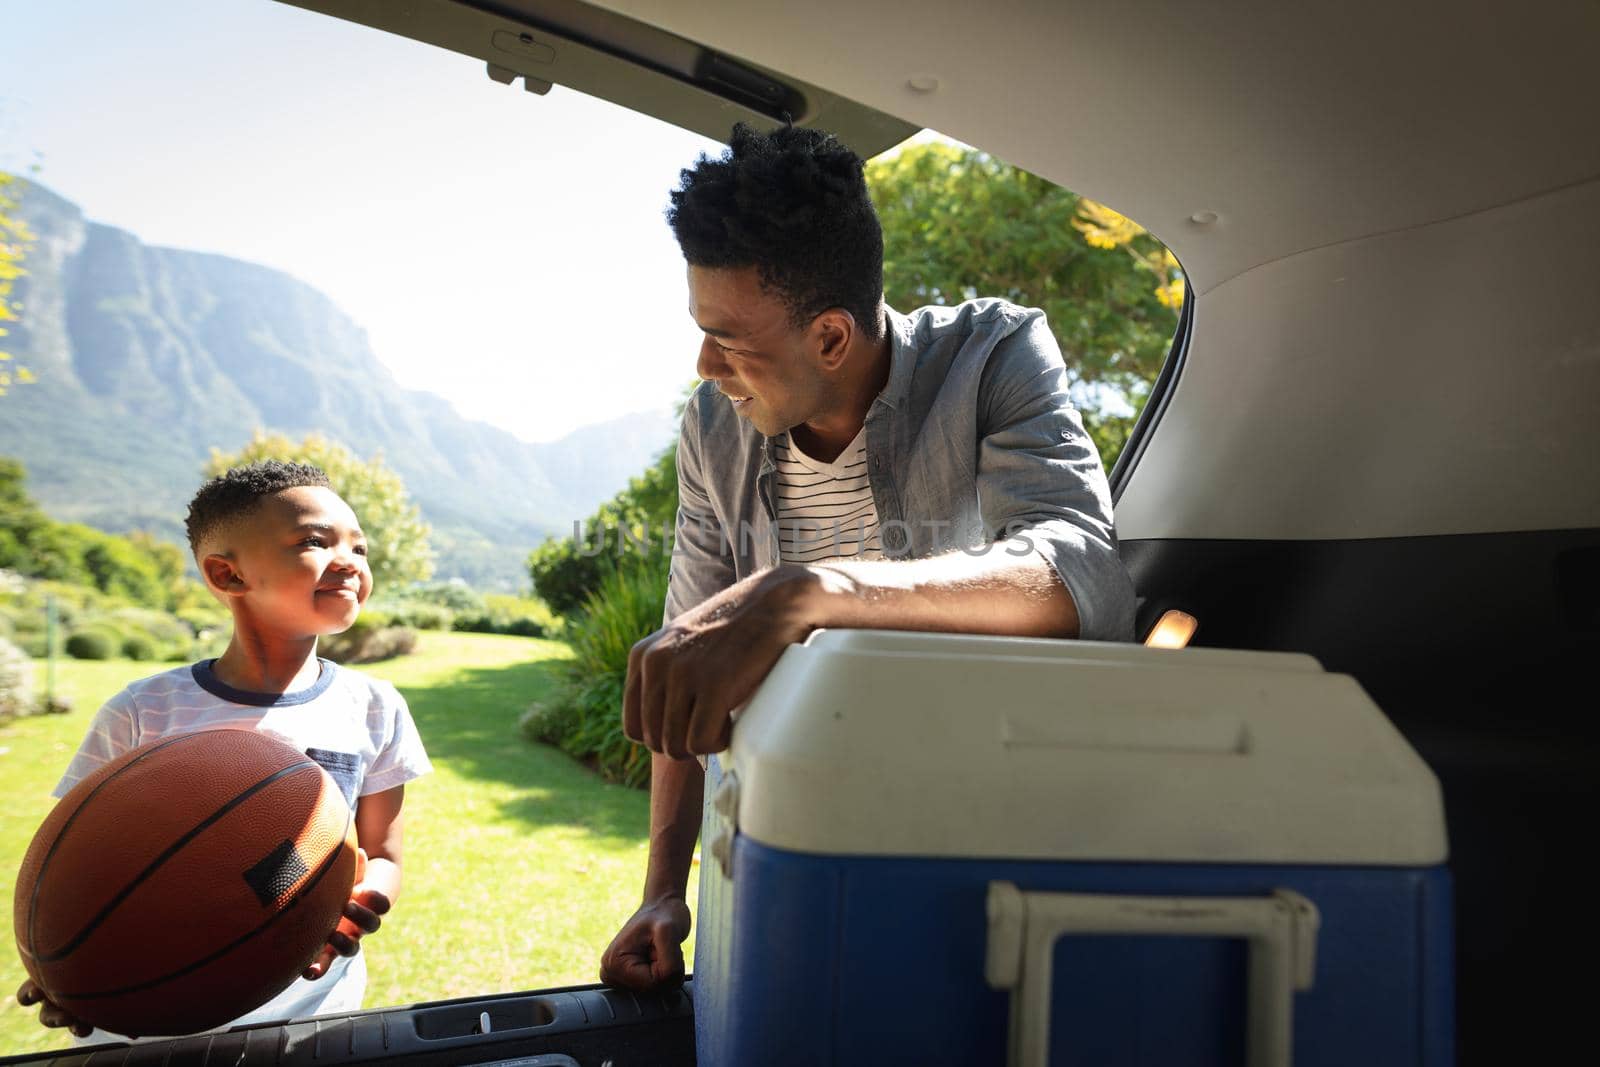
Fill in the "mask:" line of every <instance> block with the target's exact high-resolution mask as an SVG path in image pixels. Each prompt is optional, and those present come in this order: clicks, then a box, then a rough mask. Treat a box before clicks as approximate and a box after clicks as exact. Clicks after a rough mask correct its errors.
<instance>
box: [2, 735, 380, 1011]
mask: <svg viewBox="0 0 1600 1067" xmlns="http://www.w3.org/2000/svg"><path fill="white" fill-rule="evenodd" d="M355 873H356V830H355V819H354V816H353V813H352V812H351V810H350V807H349V805H348V804H346V803H345V799H344V797H343V795H342V794H341V793H340V792H339V787H338V786H337V785H335V784H334V781H333V779H332V778H330V777H329V776H328V774H327V772H325V771H324V770H323V769H322V768H321V767H319V766H317V764H316V763H315V762H313V761H312V760H311V759H309V758H308V757H307V756H306V755H305V754H304V753H302V752H298V751H296V750H295V749H293V748H291V747H290V746H288V745H286V744H284V743H283V742H281V741H276V740H274V739H272V738H270V737H268V736H266V735H265V734H259V733H254V732H252V731H248V730H203V731H200V732H198V733H192V734H183V735H180V736H177V737H169V738H164V739H162V740H159V741H153V742H151V743H150V744H148V745H141V746H140V747H139V748H136V749H134V750H133V751H132V752H129V753H127V754H125V755H123V756H120V757H118V758H117V759H114V760H112V761H111V762H110V763H108V764H106V765H105V766H104V767H102V768H100V769H99V770H98V771H95V772H94V773H93V774H91V775H89V776H88V777H87V778H85V779H84V780H83V781H81V782H79V783H78V784H77V785H76V786H74V787H73V789H72V791H71V792H69V793H68V794H67V795H66V796H65V797H63V798H62V799H61V802H60V803H58V804H57V805H56V807H55V810H54V811H52V812H51V813H50V815H49V816H48V817H47V818H46V819H45V820H44V823H43V825H41V826H40V827H39V831H38V833H36V834H35V835H34V838H33V843H32V844H31V845H29V846H28V854H27V856H26V857H25V858H24V859H23V861H22V871H21V873H20V874H19V875H18V877H17V895H16V901H15V918H16V933H17V948H18V949H19V950H20V951H21V953H22V962H23V965H24V966H25V967H26V968H27V969H28V974H29V975H30V976H31V977H32V978H33V980H34V982H35V983H36V984H37V985H38V986H39V988H40V989H41V990H42V991H43V992H44V993H45V995H46V996H48V997H49V998H50V999H51V1000H53V1001H55V1002H56V1003H57V1004H59V1005H60V1006H61V1007H62V1008H63V1009H65V1010H66V1011H68V1012H70V1013H71V1014H73V1015H75V1016H77V1017H78V1018H79V1019H82V1020H83V1021H84V1022H89V1023H93V1024H94V1025H95V1026H98V1027H100V1028H101V1029H103V1030H110V1031H113V1032H115V1033H119V1034H134V1035H138V1036H146V1035H168V1034H188V1033H194V1032H196V1031H198V1030H206V1029H210V1028H211V1027H214V1026H219V1025H221V1024H222V1023H225V1022H227V1021H229V1020H230V1019H234V1018H237V1017H238V1016H240V1015H242V1014H244V1013H245V1012H247V1011H250V1010H251V1009H253V1008H256V1007H259V1006H260V1005H261V1004H263V1003H265V1002H266V1001H267V1000H269V999H270V998H271V997H272V996H273V995H275V994H276V993H277V992H278V991H279V990H281V989H283V988H284V987H285V986H287V985H288V984H289V983H290V982H291V981H293V980H294V979H295V978H296V977H297V976H298V975H299V974H300V972H301V971H303V970H304V969H305V968H306V965H307V964H309V963H310V962H311V960H312V958H313V957H314V956H315V955H316V953H317V951H318V950H319V949H321V947H322V945H323V943H324V942H325V941H326V940H327V937H328V934H329V933H331V932H332V931H333V929H334V926H335V925H336V924H337V923H338V921H339V916H340V913H341V912H342V911H343V909H344V904H345V902H346V901H347V900H349V899H350V889H351V885H352V883H353V882H354V880H355Z"/></svg>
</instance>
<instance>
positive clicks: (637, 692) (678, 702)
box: [622, 566, 820, 759]
mask: <svg viewBox="0 0 1600 1067" xmlns="http://www.w3.org/2000/svg"><path fill="white" fill-rule="evenodd" d="M819 581H820V579H819V576H818V575H817V574H816V573H814V572H812V571H811V570H809V569H807V568H805V567H794V566H786V567H777V568H774V569H773V570H769V571H763V572H762V573H760V574H753V575H751V576H750V577H749V578H746V579H745V580H744V581H742V582H740V583H738V584H737V585H733V586H730V587H728V588H727V589H724V590H723V591H722V592H720V593H718V594H717V595H716V596H714V597H712V598H711V599H709V600H707V601H705V602H704V603H703V604H701V605H699V606H698V607H696V608H693V609H691V610H689V611H686V612H684V613H683V614H681V615H679V616H678V617H677V618H675V619H673V620H672V621H671V622H670V623H668V624H667V625H666V626H663V627H662V628H661V629H659V630H657V631H656V632H655V633H653V634H651V635H650V636H649V637H646V638H645V639H644V640H642V641H640V642H639V643H638V644H636V645H634V646H633V649H632V651H631V652H629V653H628V682H627V687H626V688H625V689H624V690H623V696H622V731H623V733H625V734H627V736H628V737H630V738H631V739H633V740H635V741H639V742H641V743H642V744H643V745H644V746H645V747H646V748H648V749H650V750H651V751H653V752H660V753H662V754H664V755H667V756H672V757H673V758H675V759H681V758H683V757H685V756H689V755H699V754H707V753H712V752H721V751H722V750H723V749H725V748H727V747H728V737H729V735H730V734H731V733H732V728H733V721H732V719H731V718H730V717H729V714H730V713H731V712H732V711H733V709H734V708H737V707H738V706H739V705H740V704H742V703H744V702H745V701H746V700H748V699H749V698H750V695H751V694H752V693H754V692H755V690H756V687H757V686H758V685H760V684H761V680H762V679H763V678H765V677H766V676H767V672H768V671H770V670H771V669H772V665H773V664H774V663H776V662H777V661H778V657H779V656H780V655H781V654H782V653H783V650H784V649H785V648H786V647H788V646H789V645H791V644H793V643H794V642H796V641H801V640H804V639H805V637H806V635H807V634H808V633H810V632H811V630H812V629H813V625H812V623H811V622H810V621H808V618H807V614H806V605H807V604H808V603H809V598H810V596H811V595H812V594H813V593H814V592H815V591H816V589H817V588H818V585H819Z"/></svg>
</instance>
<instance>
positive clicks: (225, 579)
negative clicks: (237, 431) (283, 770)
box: [17, 460, 432, 1041]
mask: <svg viewBox="0 0 1600 1067" xmlns="http://www.w3.org/2000/svg"><path fill="white" fill-rule="evenodd" d="M187 525H188V532H189V545H190V547H191V548H192V549H193V550H194V555H195V560H196V562H198V563H199V565H200V574H201V577H202V578H203V579H204V580H205V583H206V587H207V588H208V589H209V590H210V591H211V594H212V595H213V596H215V597H216V598H217V599H219V600H221V601H222V602H223V603H224V604H226V605H227V606H228V608H229V610H230V611H231V612H232V613H233V636H232V638H231V640H230V641H229V642H228V648H227V651H225V652H224V653H223V654H222V656H221V657H219V658H218V659H215V660H206V661H204V662H201V663H196V664H194V665H193V666H192V667H180V668H178V669H176V670H171V671H167V672H166V673H164V674H158V675H155V676H153V677H150V678H145V679H142V680H141V681H137V682H134V683H133V684H132V685H130V686H128V688H126V689H124V690H123V691H122V692H120V693H118V694H117V695H116V696H114V697H112V698H111V699H110V700H109V701H107V702H106V705H105V706H104V707H103V708H101V709H100V711H99V712H98V713H97V714H96V715H95V718H94V721H93V722H92V723H91V724H90V727H89V733H88V736H87V737H85V738H84V741H83V744H82V746H81V747H80V748H79V749H78V753H77V755H76V756H74V757H73V760H72V763H71V764H70V765H69V766H68V767H67V771H66V774H65V775H63V777H62V779H61V782H60V783H59V784H58V785H57V786H56V788H55V796H57V797H60V796H62V795H64V794H65V793H66V792H67V790H69V789H71V788H72V787H73V785H75V784H76V783H77V782H78V781H80V780H81V779H82V778H84V777H85V776H86V775H88V774H89V773H90V772H92V771H93V770H94V769H95V768H97V767H99V766H101V765H102V764H104V763H106V762H107V761H108V760H110V759H112V758H114V757H116V756H119V755H121V754H122V753H124V752H126V751H128V750H129V749H131V748H134V747H135V746H137V745H141V744H144V743H146V742H149V741H154V740H156V739H157V738H160V737H165V736H168V735H171V734H181V733H188V732H191V731H194V730H203V729H210V728H213V727H230V728H235V729H247V730H259V731H261V732H262V733H267V734H271V735H272V736H274V737H276V738H278V739H279V740H282V741H286V742H288V743H289V744H291V745H293V746H294V747H295V748H298V749H302V750H304V751H305V753H306V755H308V756H310V757H311V758H312V759H314V760H316V761H317V762H318V763H319V764H321V765H322V766H323V768H324V769H325V770H327V771H328V773H329V774H330V775H332V776H333V779H334V780H335V781H336V782H338V783H339V785H340V787H341V788H342V789H343V790H344V794H345V799H346V800H347V801H349V802H350V803H351V804H352V805H353V806H354V807H355V812H356V834H357V837H358V840H359V842H360V846H361V850H362V852H364V853H365V855H366V861H365V874H364V875H362V874H358V878H359V881H358V882H357V884H356V886H355V888H354V890H353V891H352V893H351V899H350V902H349V903H348V904H347V905H346V906H345V913H344V917H343V919H342V920H341V921H340V923H339V927H338V929H337V930H335V931H333V932H332V933H331V934H330V935H329V937H328V943H327V945H325V946H324V947H323V949H322V951H321V952H320V953H319V954H318V956H317V958H316V959H315V960H313V961H312V962H311V964H310V966H308V967H307V968H306V971H305V973H304V975H303V976H302V977H301V978H299V979H296V980H295V981H294V982H293V983H292V984H291V985H290V986H289V987H288V988H286V989H284V990H283V991H282V992H281V993H279V994H278V995H277V996H275V997H273V998H272V999H271V1000H270V1001H268V1002H267V1003H266V1004H264V1005H262V1006H261V1007H260V1008H258V1009H256V1010H255V1011H252V1012H250V1013H249V1014H248V1015H245V1016H242V1017H240V1018H239V1019H236V1020H234V1021H233V1022H231V1023H228V1024H226V1025H228V1026H236V1025H241V1024H244V1023H253V1022H264V1021H267V1020H271V1019H286V1018H298V1017H302V1016H307V1015H317V1014H328V1013H333V1012H344V1011H355V1010H358V1009H359V1008H360V1007H361V998H362V994H363V993H364V992H365V990H366V982H367V972H366V963H365V960H364V958H363V957H361V956H359V955H357V953H358V951H359V950H360V947H361V937H362V936H363V935H365V934H370V933H372V932H373V931H375V930H377V929H378V926H379V924H380V919H379V916H381V915H383V914H384V913H385V912H387V911H388V910H389V908H390V907H391V906H392V905H393V903H394V900H395V898H396V896H397V895H398V894H399V891H400V848H401V818H400V806H401V801H402V798H403V797H404V794H405V783H406V782H407V781H410V780H411V779H413V778H416V777H417V776H419V775H422V774H425V773H427V772H428V771H429V770H431V769H432V767H431V765H430V764H429V762H428V756H427V754H426V753H425V752H424V751H423V748H422V743H421V741H420V740H419V739H418V737H417V731H416V727H415V725H414V724H413V723H412V721H411V713H410V711H409V710H408V709H407V708H406V704H405V701H404V699H402V698H401V696H400V694H399V693H397V692H396V691H395V689H394V687H393V686H391V685H389V684H388V683H387V682H380V681H377V680H375V679H372V678H367V677H365V676H364V675H361V674H358V673H357V672H355V671H352V670H346V669H345V668H343V667H339V666H337V665H336V664H334V663H332V662H331V661H329V660H325V659H320V658H318V656H317V654H316V653H317V638H318V637H320V636H322V635H323V634H336V633H340V632H342V631H344V630H346V629H349V627H350V625H351V624H352V623H354V622H355V621H356V616H357V615H359V614H360V612H361V606H362V605H363V604H365V603H366V601H367V597H368V596H369V595H370V594H371V592H372V572H371V570H370V569H369V568H368V565H367V545H366V537H365V535H364V534H362V532H361V524H360V523H359V522H358V521H357V520H356V516H355V514H354V512H352V511H351V510H350V507H349V505H347V504H346V503H345V502H344V501H343V500H341V499H340V498H339V495H338V494H337V493H335V492H334V491H333V490H332V489H331V488H329V485H328V478H327V475H325V474H323V473H322V471H320V470H318V469H317V468H316V467H311V466H306V465H302V464H297V463H280V462H277V461H276V460H267V461H264V462H261V463H253V464H250V465H249V466H244V467H235V468H233V469H232V470H230V471H228V472H227V473H225V474H223V475H222V476H221V477H218V478H213V479H212V480H211V481H209V482H207V483H206V484H205V485H204V486H202V487H201V489H200V491H199V492H198V493H197V494H195V498H194V500H193V501H191V502H190V504H189V517H188V522H187ZM17 1000H18V1002H19V1003H21V1004H24V1005H27V1004H33V1003H40V1004H42V1008H41V1010H40V1012H39V1021H40V1022H41V1023H43V1024H44V1025H46V1026H65V1027H70V1028H71V1030H72V1032H73V1034H74V1035H76V1036H77V1037H79V1038H91V1039H92V1040H100V1041H106V1040H119V1039H120V1038H119V1035H115V1034H105V1033H102V1032H95V1031H93V1030H92V1029H91V1027H89V1026H88V1025H87V1024H85V1023H83V1022H81V1021H79V1020H77V1019H75V1018H73V1017H72V1016H70V1015H68V1014H67V1013H66V1012H65V1011H63V1010H62V1009H61V1008H60V1007H59V1006H57V1005H55V1004H53V1003H51V1002H50V1001H49V1000H48V999H46V998H45V997H44V996H43V995H42V993H41V992H40V991H39V990H38V988H37V987H35V986H34V985H33V983H32V982H24V983H23V984H22V988H21V989H19V990H18V991H17Z"/></svg>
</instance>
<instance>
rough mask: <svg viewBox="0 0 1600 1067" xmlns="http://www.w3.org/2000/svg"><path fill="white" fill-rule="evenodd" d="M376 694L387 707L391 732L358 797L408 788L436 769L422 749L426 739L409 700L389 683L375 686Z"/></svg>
mask: <svg viewBox="0 0 1600 1067" xmlns="http://www.w3.org/2000/svg"><path fill="white" fill-rule="evenodd" d="M373 693H374V695H375V697H376V698H377V699H378V700H380V701H381V702H382V704H383V711H384V720H385V722H387V723H388V726H389V731H388V737H387V739H386V741H385V743H384V744H383V746H382V747H381V748H379V749H378V755H377V758H376V759H374V760H373V761H372V766H371V767H370V768H368V769H367V774H366V777H365V778H363V779H362V781H361V792H360V793H359V794H358V796H367V795H368V794H371V793H381V792H383V791H384V790H386V789H393V788H394V787H395V786H397V785H405V784H406V783H407V782H409V781H411V780H412V779H413V778H420V777H422V776H423V775H424V774H427V773H428V772H429V771H431V770H433V761H432V760H430V759H428V753H427V750H425V749H424V748H423V747H422V737H421V736H420V735H419V734H418V733H417V724H416V722H414V721H413V720H412V718H411V709H410V708H409V707H408V706H407V705H406V698H405V697H403V696H401V695H400V691H399V690H398V689H396V688H395V687H394V686H392V685H390V684H388V683H387V682H383V683H377V684H374V685H373Z"/></svg>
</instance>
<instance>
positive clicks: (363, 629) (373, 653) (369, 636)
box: [317, 614, 417, 663]
mask: <svg viewBox="0 0 1600 1067" xmlns="http://www.w3.org/2000/svg"><path fill="white" fill-rule="evenodd" d="M416 647H417V631H415V630H413V629H410V628H409V627H405V626H392V625H390V624H389V619H388V617H387V616H386V615H383V614H375V615H374V616H373V617H371V618H369V617H367V616H365V615H363V616H362V617H361V618H359V619H357V620H356V621H355V625H353V626H351V627H350V629H348V630H346V631H344V632H343V633H338V634H331V635H329V636H327V637H324V638H322V639H321V640H320V641H318V642H317V652H318V653H319V654H320V655H323V656H326V657H327V658H328V659H331V660H333V661H334V662H335V663H376V662H378V661H379V660H385V659H394V658H395V657H396V656H404V655H406V654H408V653H410V652H412V651H413V650H414V649H415V648H416Z"/></svg>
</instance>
